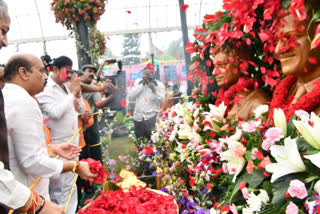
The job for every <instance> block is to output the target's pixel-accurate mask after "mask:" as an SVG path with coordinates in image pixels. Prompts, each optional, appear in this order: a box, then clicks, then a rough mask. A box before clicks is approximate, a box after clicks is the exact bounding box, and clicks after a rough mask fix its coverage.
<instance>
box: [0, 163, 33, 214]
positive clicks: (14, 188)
mask: <svg viewBox="0 0 320 214" xmlns="http://www.w3.org/2000/svg"><path fill="white" fill-rule="evenodd" d="M30 194H31V191H30V190H29V188H28V187H26V186H24V185H23V184H21V183H20V182H19V181H17V180H16V179H15V178H14V177H13V174H12V173H11V172H10V171H8V170H5V169H4V165H3V163H2V162H0V203H2V204H4V205H6V206H7V207H10V208H11V209H14V210H15V209H18V208H20V207H22V206H24V205H25V204H26V203H27V201H28V199H29V197H30Z"/></svg>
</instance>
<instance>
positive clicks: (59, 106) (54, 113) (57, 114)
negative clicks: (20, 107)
mask: <svg viewBox="0 0 320 214" xmlns="http://www.w3.org/2000/svg"><path fill="white" fill-rule="evenodd" d="M36 97H37V99H38V100H39V104H40V108H41V110H42V111H43V112H46V113H47V114H48V116H49V117H50V118H53V119H59V118H61V117H62V116H63V114H64V113H65V112H66V111H67V110H68V109H70V108H73V106H74V99H75V97H74V96H73V95H72V94H68V95H67V97H66V98H65V99H64V100H63V101H59V100H57V99H56V97H55V96H54V93H52V91H51V90H49V89H48V90H45V91H44V92H42V93H40V94H38V95H37V96H36Z"/></svg>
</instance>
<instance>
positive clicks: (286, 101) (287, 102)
mask: <svg viewBox="0 0 320 214" xmlns="http://www.w3.org/2000/svg"><path fill="white" fill-rule="evenodd" d="M296 81H297V77H295V76H287V77H286V78H284V79H283V80H282V81H281V82H280V84H279V86H278V87H277V88H276V89H275V90H274V93H273V99H272V101H271V104H270V111H269V115H270V118H273V111H274V109H275V108H281V109H282V110H283V112H284V113H285V115H286V119H287V121H289V120H290V118H291V117H292V115H293V114H294V112H295V111H297V110H304V111H307V112H311V111H312V110H314V109H315V108H316V107H317V106H318V105H319V104H320V83H319V82H318V81H317V82H316V83H315V85H316V86H315V87H314V88H313V89H312V90H311V91H310V92H309V93H307V94H305V95H304V96H302V97H301V98H300V100H299V101H298V102H296V103H294V104H292V105H291V102H292V100H293V96H290V97H288V93H289V90H290V88H291V87H292V85H293V84H294V83H295V82H296ZM271 122H272V121H271Z"/></svg>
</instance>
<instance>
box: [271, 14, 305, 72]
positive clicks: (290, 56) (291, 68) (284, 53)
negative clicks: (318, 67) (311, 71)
mask: <svg viewBox="0 0 320 214" xmlns="http://www.w3.org/2000/svg"><path fill="white" fill-rule="evenodd" d="M283 20H284V22H283V24H282V26H281V27H280V28H279V32H278V36H279V41H278V43H277V46H276V51H275V53H276V55H277V56H278V58H279V60H280V62H281V67H282V72H283V73H284V74H285V75H295V76H301V75H304V72H305V71H304V68H307V67H308V65H309V62H308V58H309V56H310V41H309V40H308V36H307V33H306V31H303V32H297V25H296V24H295V23H297V21H295V20H296V19H295V17H294V16H293V15H292V14H290V15H287V16H285V17H284V18H283ZM305 28H306V26H305ZM293 38H294V40H295V41H296V44H294V41H292V40H293ZM293 44H294V45H293Z"/></svg>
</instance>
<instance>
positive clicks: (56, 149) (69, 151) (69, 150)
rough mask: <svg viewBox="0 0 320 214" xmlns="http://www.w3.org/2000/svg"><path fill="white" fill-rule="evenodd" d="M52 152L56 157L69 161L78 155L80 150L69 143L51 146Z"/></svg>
mask: <svg viewBox="0 0 320 214" xmlns="http://www.w3.org/2000/svg"><path fill="white" fill-rule="evenodd" d="M51 149H52V152H53V153H54V154H56V155H60V156H61V157H63V158H65V159H68V160H71V159H73V158H75V157H78V156H79V155H80V152H81V151H82V149H81V148H80V147H78V146H76V145H74V144H71V143H62V144H54V145H51Z"/></svg>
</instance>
